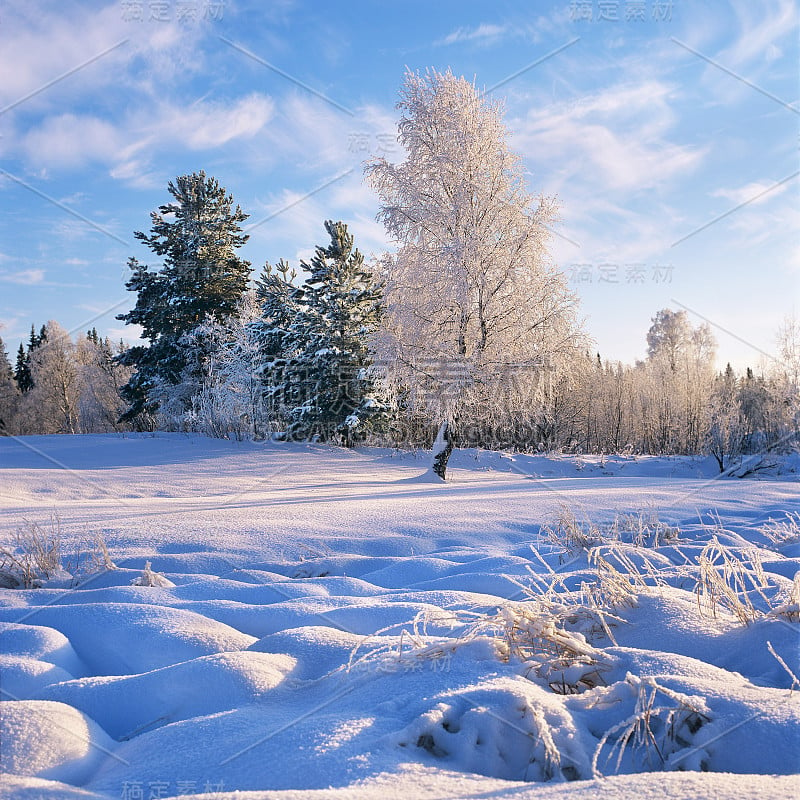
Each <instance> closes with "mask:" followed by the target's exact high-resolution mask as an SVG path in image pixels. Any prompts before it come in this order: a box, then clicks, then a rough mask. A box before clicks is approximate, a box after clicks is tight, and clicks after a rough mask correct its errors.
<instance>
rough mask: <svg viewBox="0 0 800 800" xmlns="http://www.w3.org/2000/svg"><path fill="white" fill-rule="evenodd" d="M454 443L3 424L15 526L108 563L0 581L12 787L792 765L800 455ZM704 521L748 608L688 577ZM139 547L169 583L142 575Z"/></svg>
mask: <svg viewBox="0 0 800 800" xmlns="http://www.w3.org/2000/svg"><path fill="white" fill-rule="evenodd" d="M26 445H27V446H26ZM31 448H34V449H31ZM37 451H38V452H37ZM453 458H454V466H455V468H454V469H453V470H452V473H451V476H450V481H449V482H448V483H446V484H434V483H425V482H419V481H418V480H415V479H416V478H417V477H418V476H419V475H420V473H422V472H424V469H425V466H426V465H425V464H424V462H420V461H417V460H415V458H414V457H413V455H409V454H395V453H390V452H388V451H376V450H366V449H365V450H359V451H357V452H356V451H352V452H351V451H340V450H335V449H328V448H323V447H317V446H313V445H311V446H306V445H303V446H300V445H277V444H254V443H231V442H221V441H217V440H206V439H204V438H202V437H196V436H192V437H185V436H180V435H158V436H155V437H146V436H127V437H115V436H86V437H30V438H29V439H26V440H22V443H20V442H15V441H13V440H0V508H2V509H3V515H2V518H0V536H2V537H3V538H4V539H5V540H7V539H8V537H10V534H11V533H13V530H14V526H15V525H18V524H20V522H21V521H22V520H23V519H25V520H33V521H37V522H39V523H40V524H42V525H46V524H47V523H48V520H49V518H50V516H51V515H52V514H55V513H57V514H58V517H59V519H60V522H61V527H62V530H63V531H64V536H65V538H66V539H67V540H68V541H69V539H70V537H74V539H75V540H78V539H80V538H81V537H85V535H86V533H87V532H95V531H97V532H102V533H103V535H104V537H105V538H106V541H107V543H108V545H109V548H110V551H111V554H112V557H113V558H114V560H115V562H116V563H117V565H118V569H116V570H113V571H110V572H104V573H98V574H96V575H93V576H90V577H89V578H88V579H87V580H85V581H84V582H83V583H82V584H81V585H80V586H78V587H77V588H69V587H65V586H63V585H61V584H57V585H56V584H53V585H50V584H48V585H45V586H44V587H43V588H41V589H35V590H3V591H2V594H0V642H2V651H1V652H2V655H0V668H2V684H0V688H2V691H3V702H2V704H0V720H1V721H2V726H3V729H2V734H3V739H2V741H3V748H2V754H0V757H1V758H2V769H3V771H4V772H5V773H7V774H6V775H5V776H4V777H3V781H2V788H0V796H2V797H9V798H33V797H43V798H44V797H64V798H71V797H91V798H95V800H96V799H97V798H103V797H121V796H125V793H126V792H127V793H128V796H129V797H134V796H135V794H134V792H135V791H136V790H138V789H141V791H142V792H143V793H144V796H145V797H146V796H147V794H148V792H151V791H155V790H156V789H157V790H158V791H159V792H161V796H164V797H171V796H176V795H178V794H186V795H193V794H197V796H199V797H202V796H203V794H204V793H205V794H206V796H209V794H208V793H209V792H210V791H211V790H213V793H214V794H215V795H216V796H222V797H224V796H225V795H226V793H227V792H234V791H237V790H238V791H240V792H242V793H243V794H240V795H237V796H245V797H247V796H248V793H251V792H252V793H254V794H252V795H250V796H252V797H256V796H257V797H272V796H274V797H311V798H313V797H332V798H344V797H354V798H355V797H364V798H373V797H382V798H383V797H386V796H393V795H394V796H403V797H420V798H422V797H453V796H459V797H472V796H479V795H485V794H486V793H493V795H492V796H496V797H514V798H525V797H527V796H531V797H533V796H534V792H536V797H549V796H553V797H556V796H558V797H561V796H564V797H567V796H569V797H571V798H573V797H574V798H577V797H582V796H584V795H585V796H592V797H604V796H611V794H612V793H613V796H614V797H634V796H636V797H638V798H641V797H650V796H653V797H656V796H659V797H660V796H664V791H667V790H669V791H670V792H672V793H674V794H675V796H681V797H708V796H715V797H717V796H718V797H723V798H726V797H733V796H734V795H735V796H736V797H737V798H742V797H748V796H752V797H756V796H770V797H778V798H780V797H790V796H794V795H795V794H796V790H797V786H798V783H797V780H798V779H797V775H798V774H800V692H798V691H797V689H798V686H797V685H796V684H795V683H794V679H793V676H792V674H791V673H793V674H794V676H797V675H798V673H800V658H799V657H798V653H799V650H798V644H799V643H800V635H799V634H800V626H798V623H797V622H793V621H791V620H792V617H791V612H786V611H784V612H783V613H774V611H773V612H770V609H773V610H774V609H781V608H782V607H783V608H784V609H786V608H791V602H792V592H793V591H794V588H793V579H794V576H795V574H796V572H797V571H798V570H799V569H800V550H799V549H798V543H800V539H798V541H797V542H795V541H793V540H792V537H791V536H787V537H785V538H784V539H782V540H780V541H777V542H776V541H774V540H773V539H771V538H770V536H768V535H767V534H766V533H765V530H768V528H769V525H768V521H769V520H770V519H772V520H777V519H786V517H785V513H786V512H793V513H796V512H797V510H798V509H799V508H800V503H798V500H800V491H798V484H797V482H796V480H795V476H794V475H793V474H792V473H789V474H787V475H783V476H779V475H776V476H773V477H772V478H771V479H767V480H761V481H757V482H756V481H736V480H722V481H713V480H710V478H711V477H712V475H713V471H709V470H708V469H707V465H705V464H704V462H702V461H695V460H691V459H638V460H636V459H622V458H619V459H616V460H612V459H607V460H605V463H603V464H602V465H601V464H600V463H596V462H595V463H593V462H591V461H590V460H589V459H585V458H584V459H582V460H581V463H580V464H576V463H575V461H574V460H570V459H567V458H566V457H562V458H560V459H546V458H544V457H525V456H516V457H514V459H511V458H509V457H507V456H501V455H499V454H493V453H485V454H480V453H456V454H455V455H454V457H453ZM608 473H610V474H608ZM545 475H546V477H542V476H545ZM44 497H46V498H47V499H46V500H43V498H44ZM562 506H568V507H570V508H571V509H573V510H574V512H575V519H576V525H579V526H582V527H581V530H580V533H581V535H588V534H591V535H595V534H594V533H592V531H593V530H594V529H596V530H597V531H599V532H600V535H601V536H605V537H607V538H606V539H603V543H602V544H600V546H599V547H598V548H597V549H595V551H594V552H593V553H592V554H590V553H587V552H586V550H585V549H582V548H580V547H577V546H575V545H574V542H573V541H572V540H571V539H570V540H568V539H564V538H562V539H561V540H559V539H558V536H559V535H562V534H558V533H556V534H553V533H552V529H553V528H554V527H556V526H555V522H554V521H555V520H557V519H558V518H559V514H561V513H562V511H561V509H562ZM643 509H644V510H645V511H642V510H643ZM712 510H713V512H714V514H716V515H717V516H713V515H712V514H711V513H710V512H711V511H712ZM622 514H627V515H629V517H626V519H627V520H628V521H627V522H625V523H624V524H622V525H618V527H617V529H616V530H618V534H615V535H617V538H615V539H612V540H609V539H608V537H609V531H611V530H612V529H613V528H612V522H613V520H614V519H615V517H616V518H617V519H618V520H619V519H621V518H622V517H621V516H620V515H622ZM656 515H657V518H658V520H660V521H661V522H663V523H664V526H665V527H664V528H663V529H662V528H659V531H660V535H662V540H661V541H658V542H654V541H653V540H652V531H653V530H654V529H653V528H652V526H651V527H649V528H648V527H647V525H648V524H650V523H652V521H653V520H654V519H655V518H656ZM637 520H639V522H638V523H637V522H636V521H637ZM642 520H644V523H642V522H641V521H642ZM648 521H649V522H648ZM667 523H668V525H667ZM637 524H638V525H639V527H638V528H637ZM642 524H644V529H643V528H642ZM593 526H594V527H593ZM667 528H669V531H668V530H667ZM575 530H577V529H575ZM670 531H671V532H670ZM574 532H575V531H573V533H574ZM790 533H791V531H790ZM648 537H650V538H649V539H648ZM645 539H647V542H645ZM68 541H67V543H66V544H65V547H66V549H68ZM559 541H561V544H559ZM634 542H638V543H639V544H638V545H637V544H635V543H634ZM714 542H719V543H720V544H721V545H724V546H725V548H726V552H728V553H731V554H733V556H735V558H736V559H738V560H737V562H736V563H744V564H746V565H750V570H749V572H746V577H747V576H749V579H751V580H754V581H756V582H757V581H758V580H760V579H759V578H758V576H759V575H763V578H764V581H763V585H761V584H759V585H756V584H755V583H752V584H747V585H746V586H745V587H744V589H743V591H742V592H740V595H741V596H742V597H745V599H747V600H748V602H750V603H751V604H752V607H753V615H754V616H753V619H752V620H749V621H748V623H747V624H745V623H743V622H741V621H740V620H739V619H738V618H737V616H736V613H735V611H736V608H735V607H733V606H730V604H729V605H726V604H725V603H726V601H725V598H721V599H720V601H719V602H718V603H717V605H716V607H715V608H714V613H712V610H711V607H710V606H709V604H708V600H709V598H708V597H705V598H700V599H701V603H705V608H704V610H703V609H701V607H700V605H701V604H699V602H698V595H697V594H696V593H695V586H696V584H697V579H698V577H699V575H700V572H699V567H698V566H697V564H698V560H699V559H700V558H701V556H702V555H703V554H704V553H705V554H708V553H709V552H710V551H709V550H708V546H710V545H713V543H714ZM654 544H655V545H657V546H653V545H654ZM641 545H644V546H641ZM648 545H649V546H648ZM593 546H595V547H597V543H595V545H593ZM532 548H533V549H532ZM534 549H535V551H536V552H534ZM598 554H599V555H601V556H602V559H601V560H598ZM756 557H757V561H758V563H757V566H758V569H755V567H753V563H754V562H753V559H754V558H756ZM146 561H150V562H151V563H152V569H153V570H154V571H155V572H157V573H163V574H164V575H165V576H166V578H167V579H169V582H171V583H172V584H174V585H172V586H169V585H167V586H164V587H158V586H141V585H132V582H133V581H135V580H136V579H137V578H138V577H139V576H141V574H142V569H143V567H144V564H145V562H146ZM712 566H713V565H712ZM759 570H760V571H759ZM615 573H616V574H615ZM743 574H744V573H743ZM619 575H622V578H621V579H620V577H619ZM753 576H755V577H753ZM582 585H583V589H584V591H583V592H581V588H582ZM626 587H627V588H626ZM593 604H594V605H593ZM787 604H788V605H787ZM781 661H782V662H783V663H781ZM793 685H794V691H792V688H793ZM600 773H602V774H603V775H605V776H607V777H604V778H598V777H597V775H598V774H600ZM616 773H620V774H619V775H617V774H616ZM771 776H785V777H771ZM533 784H535V785H533ZM231 796H233V795H231Z"/></svg>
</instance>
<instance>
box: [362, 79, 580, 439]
mask: <svg viewBox="0 0 800 800" xmlns="http://www.w3.org/2000/svg"><path fill="white" fill-rule="evenodd" d="M398 108H399V109H400V110H401V117H400V122H399V124H398V141H399V142H400V144H401V145H402V146H403V148H404V150H405V155H406V158H405V160H404V161H403V162H401V163H390V162H389V161H387V160H386V159H385V158H375V159H373V160H371V161H370V162H368V164H367V166H366V177H367V179H368V181H369V183H370V184H371V186H372V187H373V188H374V189H375V191H376V192H377V194H378V196H379V198H380V201H381V208H380V213H379V215H378V217H379V219H380V220H382V221H383V223H384V225H385V227H386V230H387V232H388V234H389V236H390V237H391V239H392V240H393V242H394V243H395V244H396V246H397V251H396V253H395V254H393V255H391V256H387V257H386V258H385V262H384V267H385V270H384V271H385V275H384V278H385V281H386V287H387V288H386V302H387V317H386V323H385V331H386V335H385V338H384V342H383V356H384V358H386V359H387V360H389V361H391V362H393V363H396V364H397V365H398V380H399V382H400V383H401V384H402V385H403V386H404V387H405V389H406V391H407V395H408V397H409V398H411V399H410V403H411V404H412V406H414V408H413V409H412V410H414V411H417V412H418V411H419V410H420V407H422V409H423V410H424V411H425V413H427V415H428V416H429V417H430V418H431V421H432V422H433V421H435V420H436V418H438V419H439V420H441V419H442V418H444V419H445V421H446V422H448V423H450V425H451V426H452V427H453V428H454V430H453V431H452V432H451V434H450V435H455V436H457V435H458V429H459V427H461V428H462V429H463V427H464V425H465V423H468V422H471V421H474V418H475V415H476V414H479V413H480V410H481V409H483V408H486V404H487V402H488V401H489V400H492V405H493V406H495V407H496V406H497V400H498V398H502V403H501V405H502V406H504V408H501V409H499V412H500V413H502V412H507V411H509V410H510V409H511V408H512V407H513V406H514V405H516V404H519V403H521V402H522V401H523V400H525V402H528V401H529V400H530V398H526V397H525V396H526V394H528V393H529V392H530V391H531V389H532V387H533V388H535V386H536V384H537V383H538V380H539V378H540V377H541V370H542V367H543V365H549V364H552V362H553V361H554V360H555V359H557V358H558V357H559V356H560V355H562V354H564V353H570V354H572V353H573V352H575V349H576V345H577V343H578V339H579V336H580V333H579V326H578V324H577V322H576V317H575V298H574V297H573V295H572V294H571V293H570V292H569V291H568V290H567V286H566V282H565V279H564V277H563V275H562V274H561V273H560V272H558V271H557V270H556V269H554V267H553V266H552V264H551V263H550V259H549V256H548V250H547V246H548V241H549V237H550V233H549V226H550V225H551V224H552V223H553V222H554V221H555V220H556V216H557V206H556V202H555V200H554V199H553V198H546V197H538V198H533V197H532V196H531V195H529V194H528V193H527V191H526V189H525V185H524V179H523V168H522V163H521V161H520V159H519V157H517V156H516V155H514V154H513V153H511V152H510V151H509V149H508V145H507V141H506V140H507V131H506V129H505V127H504V124H503V121H502V106H501V104H500V103H499V102H496V101H491V100H488V99H487V98H486V97H485V96H483V95H482V94H481V93H480V92H479V91H478V90H477V89H476V87H475V85H474V84H472V83H469V82H468V81H466V80H464V79H463V78H457V77H455V76H454V75H453V74H452V73H451V72H450V71H448V72H445V73H440V72H437V71H436V70H429V71H428V72H426V73H425V74H424V75H421V74H418V73H414V72H408V73H406V76H405V81H404V83H403V86H402V89H401V91H400V101H399V103H398Z"/></svg>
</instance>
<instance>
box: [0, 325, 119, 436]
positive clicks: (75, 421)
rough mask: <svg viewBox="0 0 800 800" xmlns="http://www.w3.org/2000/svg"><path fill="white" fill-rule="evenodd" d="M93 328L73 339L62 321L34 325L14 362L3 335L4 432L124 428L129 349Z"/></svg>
mask: <svg viewBox="0 0 800 800" xmlns="http://www.w3.org/2000/svg"><path fill="white" fill-rule="evenodd" d="M124 349H125V348H124V345H122V344H121V343H120V344H118V345H116V346H114V345H112V344H111V342H110V341H109V340H108V339H107V338H106V339H103V338H101V337H100V336H99V335H98V333H97V330H96V329H94V328H92V329H91V330H89V331H87V332H86V333H85V334H82V335H80V336H78V337H77V338H76V339H75V340H74V341H73V339H72V338H71V337H70V335H69V334H68V333H67V331H65V330H64V329H63V328H62V327H61V325H59V324H58V323H57V322H54V321H50V322H48V323H47V324H46V325H42V327H41V328H40V329H39V332H38V333H37V331H36V328H35V327H34V326H32V327H31V333H30V337H29V339H28V343H27V347H26V346H24V345H22V344H20V346H19V350H18V351H17V357H16V362H15V364H14V365H13V366H12V365H11V362H10V360H9V357H8V353H7V352H6V349H5V345H4V344H3V341H2V339H0V434H5V435H26V434H49V433H106V432H110V431H119V430H125V429H126V428H127V427H128V425H127V424H125V423H123V422H121V421H120V416H121V415H122V413H123V412H124V410H125V402H124V401H123V399H122V397H121V395H120V390H121V388H122V386H123V385H124V384H125V383H126V382H127V381H128V379H129V377H130V370H129V369H127V368H126V367H123V366H122V365H121V364H120V363H119V362H118V360H117V357H118V356H119V354H120V353H121V352H122V351H123V350H124Z"/></svg>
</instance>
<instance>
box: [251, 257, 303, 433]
mask: <svg viewBox="0 0 800 800" xmlns="http://www.w3.org/2000/svg"><path fill="white" fill-rule="evenodd" d="M296 277H297V272H296V271H295V270H294V269H292V268H291V267H290V266H289V264H288V263H287V262H286V261H284V260H283V259H281V260H280V261H278V263H277V264H276V265H275V266H274V267H273V266H272V265H271V264H270V263H269V262H267V263H266V264H265V265H264V269H263V270H262V272H261V275H260V277H259V279H258V280H257V281H256V297H257V299H258V302H259V304H260V306H261V317H260V319H259V320H257V321H256V322H254V323H253V335H254V337H255V341H256V342H257V343H258V351H259V355H258V361H259V363H258V364H257V365H256V369H257V370H258V372H259V374H260V376H261V382H262V386H263V389H262V391H263V396H264V402H265V406H266V409H267V413H269V415H270V416H271V418H272V419H273V420H274V421H275V422H276V424H277V425H280V424H281V423H282V422H283V420H282V419H281V417H282V412H283V410H284V408H285V406H286V404H287V392H286V366H287V363H288V361H289V360H290V359H291V358H293V357H294V356H295V355H297V349H298V348H299V347H301V346H302V345H301V342H300V341H299V340H298V338H297V337H296V336H295V337H293V338H291V339H290V331H291V330H292V326H293V325H294V323H295V320H296V319H297V318H298V316H299V315H300V312H301V307H302V297H303V288H302V287H298V286H296V285H295V283H294V280H295V278H296Z"/></svg>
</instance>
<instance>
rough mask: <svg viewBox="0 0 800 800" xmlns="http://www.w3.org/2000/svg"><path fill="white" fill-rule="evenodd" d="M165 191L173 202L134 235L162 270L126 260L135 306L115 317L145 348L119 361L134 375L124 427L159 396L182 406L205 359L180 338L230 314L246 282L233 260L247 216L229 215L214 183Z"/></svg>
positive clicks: (192, 181)
mask: <svg viewBox="0 0 800 800" xmlns="http://www.w3.org/2000/svg"><path fill="white" fill-rule="evenodd" d="M167 189H168V191H169V193H170V194H171V195H172V197H173V198H174V202H169V203H167V204H165V205H163V206H160V207H159V210H158V211H154V212H152V213H151V215H150V217H151V221H152V225H151V230H150V233H149V234H146V233H143V232H141V231H137V232H136V233H135V234H134V235H135V236H136V238H137V239H139V241H141V242H142V243H143V244H145V245H146V246H147V247H148V248H149V249H150V250H151V251H152V252H153V253H154V254H155V255H156V256H160V257H161V258H162V259H163V264H162V265H161V266H160V267H159V268H157V269H154V270H151V269H150V268H149V267H148V266H147V265H145V264H140V263H139V261H138V260H137V259H136V258H131V259H129V262H128V266H129V267H130V269H131V273H132V274H131V277H130V278H129V280H128V282H127V283H126V288H127V289H128V290H129V291H132V292H136V294H137V300H136V305H135V307H134V308H133V309H132V310H131V311H129V312H128V313H126V314H121V315H120V316H119V317H118V319H121V320H123V321H124V322H126V323H128V324H135V325H141V326H142V329H143V333H142V336H143V338H145V339H146V340H148V342H149V344H147V345H136V346H134V347H131V348H129V349H128V350H126V351H125V352H124V353H123V354H122V355H121V356H120V362H121V363H122V364H123V365H126V366H130V367H133V368H134V370H135V372H134V373H133V375H132V376H131V379H130V380H129V381H128V383H127V384H126V385H125V386H124V387H123V390H122V393H123V397H124V398H125V400H126V401H127V402H128V404H129V407H128V410H127V411H126V412H125V414H124V415H123V416H124V419H126V420H133V419H135V418H137V417H140V416H142V415H145V416H146V415H152V414H153V413H154V412H155V411H156V410H157V408H158V406H159V405H160V404H161V402H163V399H164V397H165V396H166V397H168V398H169V399H170V400H171V401H172V402H173V403H174V404H175V405H177V406H178V407H180V408H183V409H185V408H188V407H189V406H190V404H191V397H192V396H193V394H194V393H195V392H196V391H198V390H199V386H200V383H201V380H202V368H203V366H202V362H203V358H204V357H205V355H206V353H205V352H204V350H203V348H202V342H201V341H200V340H199V339H198V338H197V337H191V336H187V335H188V334H190V333H191V332H192V330H193V329H194V328H196V327H197V326H198V325H200V324H201V323H202V322H203V321H204V320H205V319H206V317H207V316H208V315H210V316H211V317H213V318H215V319H218V320H222V319H224V318H226V317H227V316H230V315H231V314H233V313H235V310H236V305H237V303H238V302H239V300H240V298H241V296H242V294H243V292H244V290H245V288H246V286H247V281H248V278H249V275H250V264H249V262H247V261H244V260H243V259H241V258H239V256H238V255H237V254H236V251H237V250H238V249H239V248H240V247H241V246H242V245H243V244H244V243H245V242H246V241H247V239H248V236H247V235H246V234H244V233H242V227H241V223H242V222H244V220H246V219H247V217H248V215H247V214H245V213H244V212H242V210H241V209H240V208H239V206H236V207H235V208H234V207H233V198H232V197H231V195H229V194H228V193H227V192H226V190H225V189H224V188H223V187H222V186H220V184H219V183H218V181H217V180H216V179H215V178H212V177H206V174H205V173H204V172H202V171H201V172H198V173H193V174H191V175H182V176H180V177H178V178H177V179H176V180H175V181H174V182H170V183H169V185H168V187H167ZM192 343H194V344H195V345H198V347H196V348H195V349H192V347H191V345H192ZM176 387H179V389H176Z"/></svg>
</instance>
